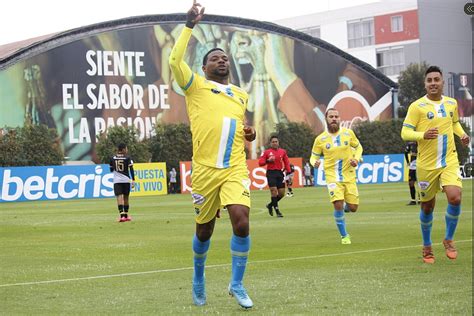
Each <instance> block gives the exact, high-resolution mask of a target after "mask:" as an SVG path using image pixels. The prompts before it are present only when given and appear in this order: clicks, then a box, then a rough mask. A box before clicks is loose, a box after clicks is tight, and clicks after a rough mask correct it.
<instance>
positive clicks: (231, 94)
mask: <svg viewBox="0 0 474 316" xmlns="http://www.w3.org/2000/svg"><path fill="white" fill-rule="evenodd" d="M225 94H227V95H228V96H229V97H233V96H234V92H232V89H231V88H230V87H228V88H225Z"/></svg>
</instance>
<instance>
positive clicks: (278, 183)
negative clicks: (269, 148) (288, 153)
mask: <svg viewBox="0 0 474 316" xmlns="http://www.w3.org/2000/svg"><path fill="white" fill-rule="evenodd" d="M284 179H285V176H284V175H283V171H280V170H267V181H268V186H269V187H270V188H275V187H276V188H278V189H282V188H284V187H285V180H284Z"/></svg>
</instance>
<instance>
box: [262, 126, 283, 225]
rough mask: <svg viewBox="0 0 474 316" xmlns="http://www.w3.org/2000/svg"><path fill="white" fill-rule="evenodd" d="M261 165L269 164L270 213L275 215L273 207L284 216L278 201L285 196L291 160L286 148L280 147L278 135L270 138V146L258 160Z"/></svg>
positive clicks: (279, 215) (278, 214) (279, 214)
mask: <svg viewBox="0 0 474 316" xmlns="http://www.w3.org/2000/svg"><path fill="white" fill-rule="evenodd" d="M258 164H259V165H260V166H265V165H267V182H268V187H269V188H270V195H271V201H270V203H268V204H267V209H268V213H269V214H270V216H273V208H274V209H275V213H276V214H277V216H278V217H283V214H282V213H281V212H280V208H279V207H278V201H280V200H281V199H282V198H283V197H284V196H285V175H284V174H283V170H285V171H286V173H287V174H289V173H290V172H291V169H290V160H289V159H288V155H287V154H286V150H284V149H282V148H280V142H279V140H278V136H276V135H275V136H272V137H271V138H270V148H268V149H267V150H265V151H264V152H263V153H262V155H261V156H260V159H259V160H258Z"/></svg>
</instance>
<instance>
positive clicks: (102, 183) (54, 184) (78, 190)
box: [0, 165, 114, 202]
mask: <svg viewBox="0 0 474 316" xmlns="http://www.w3.org/2000/svg"><path fill="white" fill-rule="evenodd" d="M0 181H1V183H2V185H1V187H0V190H1V191H0V202H20V201H38V200H64V199H82V198H102V197H112V196H114V190H113V188H114V184H113V174H112V173H110V172H109V166H108V165H90V166H49V167H14V168H0Z"/></svg>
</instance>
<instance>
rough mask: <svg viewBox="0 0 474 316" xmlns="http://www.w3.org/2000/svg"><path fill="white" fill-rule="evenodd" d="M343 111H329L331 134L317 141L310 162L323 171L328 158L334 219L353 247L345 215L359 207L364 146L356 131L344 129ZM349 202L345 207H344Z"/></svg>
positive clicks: (344, 242) (328, 179)
mask: <svg viewBox="0 0 474 316" xmlns="http://www.w3.org/2000/svg"><path fill="white" fill-rule="evenodd" d="M340 123H341V120H340V117H339V112H338V111H337V110H335V109H328V110H327V111H326V124H327V131H325V132H323V133H321V134H320V135H319V136H318V137H316V139H315V140H314V144H313V149H312V152H311V159H310V163H311V164H312V165H313V166H314V167H315V168H319V166H320V165H321V159H320V158H321V156H323V157H324V173H325V174H326V183H327V188H328V191H329V199H330V201H331V202H332V204H333V205H334V219H335V220H336V225H337V228H338V230H339V234H340V236H341V243H342V244H343V245H349V244H350V243H351V237H350V235H349V234H348V233H347V231H346V221H345V218H344V213H347V212H355V211H357V208H358V206H359V192H358V190H357V185H356V174H355V168H356V167H357V165H358V164H359V162H360V160H361V157H362V146H361V145H360V143H359V140H358V139H357V137H356V136H355V134H354V132H353V131H352V130H350V129H347V128H344V127H343V128H341V127H340ZM344 202H345V204H344Z"/></svg>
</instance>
